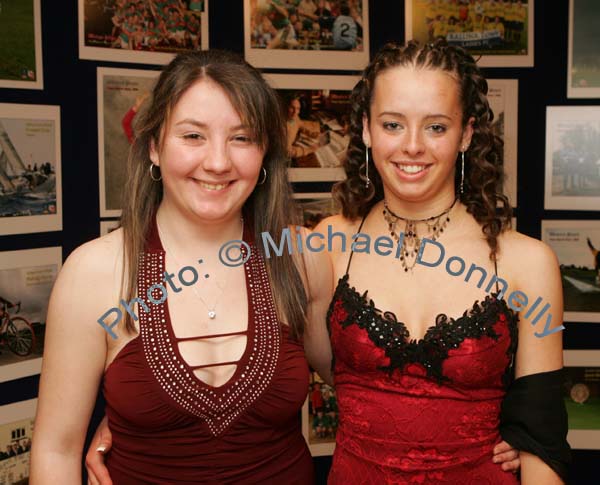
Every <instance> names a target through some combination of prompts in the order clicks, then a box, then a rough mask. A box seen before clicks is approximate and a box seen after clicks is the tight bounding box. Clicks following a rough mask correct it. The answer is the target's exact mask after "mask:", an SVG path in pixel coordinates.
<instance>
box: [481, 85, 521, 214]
mask: <svg viewBox="0 0 600 485" xmlns="http://www.w3.org/2000/svg"><path fill="white" fill-rule="evenodd" d="M487 98H488V101H489V103H490V108H492V111H493V112H494V121H493V122H492V129H493V130H494V133H495V134H496V135H498V136H499V137H500V138H502V140H504V173H505V175H506V179H505V180H504V194H505V195H506V196H507V197H508V200H509V201H510V204H511V206H512V207H517V136H518V132H519V116H518V106H519V81H518V80H516V79H488V94H487Z"/></svg>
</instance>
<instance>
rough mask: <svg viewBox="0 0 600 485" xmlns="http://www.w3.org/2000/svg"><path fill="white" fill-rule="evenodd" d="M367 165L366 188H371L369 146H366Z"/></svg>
mask: <svg viewBox="0 0 600 485" xmlns="http://www.w3.org/2000/svg"><path fill="white" fill-rule="evenodd" d="M365 164H366V165H367V167H366V169H365V177H366V178H367V180H366V182H365V188H369V185H370V184H371V179H369V145H365Z"/></svg>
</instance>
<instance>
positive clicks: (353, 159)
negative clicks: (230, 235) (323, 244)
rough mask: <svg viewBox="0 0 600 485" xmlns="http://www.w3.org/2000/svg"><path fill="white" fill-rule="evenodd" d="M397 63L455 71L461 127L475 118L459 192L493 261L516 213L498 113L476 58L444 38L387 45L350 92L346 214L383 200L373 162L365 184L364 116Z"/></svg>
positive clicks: (341, 197) (338, 189)
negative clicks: (496, 128) (506, 188)
mask: <svg viewBox="0 0 600 485" xmlns="http://www.w3.org/2000/svg"><path fill="white" fill-rule="evenodd" d="M398 66H408V67H415V68H425V69H441V70H443V71H447V72H450V73H452V75H453V76H454V77H455V79H456V80H457V82H458V84H459V89H460V100H461V104H462V123H463V127H464V126H466V125H467V123H468V120H469V119H470V118H471V117H472V118H473V119H474V122H473V136H472V139H471V145H470V147H469V149H468V151H467V152H465V180H464V191H463V193H462V194H459V190H458V187H459V185H460V171H459V170H456V175H455V185H454V187H455V192H456V194H458V195H459V198H460V201H461V202H462V203H463V204H464V205H465V206H466V207H467V211H468V212H469V213H470V214H472V215H473V217H475V220H477V222H478V223H479V224H480V225H481V228H482V231H483V233H484V234H485V237H486V240H487V243H488V245H489V246H490V259H491V260H492V261H495V259H496V253H497V250H498V242H497V237H498V235H499V234H500V233H501V232H502V231H504V230H505V229H507V228H510V225H511V216H512V209H511V207H510V204H509V202H508V198H507V197H506V196H505V195H504V194H503V193H502V182H503V180H504V171H503V157H502V152H503V150H502V148H503V142H502V140H501V139H500V138H499V137H498V136H496V135H495V134H494V133H493V131H492V127H491V123H492V120H493V118H494V115H493V113H492V110H491V109H490V106H489V103H488V100H487V97H486V95H487V92H488V85H487V81H486V80H485V79H484V77H483V75H482V73H481V71H480V70H479V68H478V67H477V64H476V62H475V60H474V59H473V57H472V56H471V55H470V54H468V53H467V52H466V51H465V50H464V49H462V48H460V47H455V46H451V45H448V43H447V42H446V41H445V40H443V39H438V40H437V41H435V42H434V43H432V44H426V45H421V44H419V43H418V42H416V41H410V42H408V43H407V44H406V45H405V46H404V45H400V44H397V43H388V44H386V45H385V46H383V48H382V49H381V50H380V51H379V52H378V53H377V54H376V55H375V57H374V59H373V60H372V61H371V63H370V64H369V65H368V66H367V67H366V68H365V70H364V72H363V75H362V79H361V80H360V81H359V82H358V84H357V85H356V86H355V88H354V90H353V91H352V96H351V104H352V112H351V116H350V146H349V148H348V157H347V160H346V163H345V165H344V168H345V171H346V176H347V178H346V180H344V181H342V182H339V183H337V184H336V185H335V186H334V188H333V193H334V196H335V198H336V199H337V200H338V201H339V203H340V205H341V207H342V214H343V215H344V217H346V218H348V219H356V218H357V217H364V216H365V215H366V214H368V213H369V211H370V210H371V208H372V207H373V206H374V205H375V204H376V203H377V202H379V201H380V200H382V199H383V196H384V194H383V183H382V181H381V177H380V175H379V173H378V172H377V170H376V169H375V166H374V164H373V163H372V162H371V163H370V167H369V178H370V180H371V183H370V184H369V186H368V187H367V186H366V183H365V182H366V177H365V170H366V162H365V160H366V157H365V150H366V147H365V145H364V142H363V138H362V133H363V116H364V115H367V117H369V111H370V106H371V102H372V97H373V91H374V87H375V81H376V79H377V76H379V75H380V74H381V73H382V72H384V71H386V70H387V69H390V68H393V67H398ZM457 162H458V160H457Z"/></svg>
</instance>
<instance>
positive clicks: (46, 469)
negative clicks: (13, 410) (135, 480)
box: [30, 245, 109, 485]
mask: <svg viewBox="0 0 600 485" xmlns="http://www.w3.org/2000/svg"><path fill="white" fill-rule="evenodd" d="M103 249H104V248H100V251H98V250H95V249H92V248H90V246H89V245H86V246H83V247H82V248H79V249H77V250H76V251H75V252H74V253H73V254H72V255H71V256H70V257H69V258H68V259H67V261H66V262H65V265H64V267H63V268H62V270H61V272H60V274H59V276H58V278H57V281H56V283H55V285H54V289H53V291H52V296H51V298H50V303H49V307H48V316H47V324H46V337H45V344H44V358H43V367H42V375H41V380H40V392H39V400H38V409H37V415H36V419H35V426H34V427H35V435H34V439H33V443H32V449H31V471H30V483H31V484H32V485H38V484H40V485H42V484H46V483H60V484H65V485H69V484H73V485H75V484H77V485H79V484H80V483H81V454H82V450H83V444H84V439H85V434H86V431H87V427H88V423H89V420H90V416H91V413H92V410H93V407H94V404H95V401H96V395H97V392H98V386H99V383H100V380H101V377H102V373H103V369H104V364H105V359H106V349H107V346H106V336H105V331H104V330H103V329H102V327H101V326H100V325H99V324H97V323H96V319H97V318H98V317H99V316H100V315H102V313H103V312H104V311H105V310H106V309H105V308H102V306H101V305H102V303H99V302H105V301H106V299H103V298H102V294H103V293H105V292H106V291H108V290H107V289H105V288H104V289H103V286H104V287H106V286H107V284H106V283H109V282H108V281H107V279H106V278H104V277H103V276H102V270H100V271H98V268H99V267H100V266H101V265H102V264H106V261H107V255H106V254H105V251H104V250H103ZM104 272H106V271H105V270H104ZM94 275H98V277H94Z"/></svg>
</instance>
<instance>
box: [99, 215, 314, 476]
mask: <svg viewBox="0 0 600 485" xmlns="http://www.w3.org/2000/svg"><path fill="white" fill-rule="evenodd" d="M247 236H248V235H247V234H245V237H244V239H245V240H246V241H247V242H249V243H250V247H251V249H252V256H251V257H250V259H249V260H248V261H247V262H246V263H245V265H244V267H245V276H246V288H247V295H248V299H249V301H248V313H249V314H248V330H247V332H248V334H247V347H246V350H245V352H244V354H243V356H242V357H241V359H240V360H239V361H238V363H237V369H236V371H235V374H234V375H233V377H232V378H231V379H230V380H229V381H228V382H227V383H225V384H224V385H223V386H220V387H212V386H210V385H208V384H206V383H204V382H203V381H201V380H200V379H198V378H197V377H196V376H195V375H194V373H193V369H192V368H191V367H190V366H189V365H188V364H187V363H186V361H185V360H184V359H183V357H182V356H181V354H180V352H179V350H178V346H177V339H176V337H175V335H174V333H173V328H172V326H171V322H170V318H169V309H168V308H169V307H168V300H167V301H165V302H164V303H162V304H158V305H154V304H152V303H151V302H150V301H148V300H147V299H146V297H145V295H146V292H147V290H148V288H150V287H151V286H152V285H153V284H155V283H160V282H161V279H162V275H163V273H164V271H165V262H164V260H165V253H164V250H163V248H162V245H161V243H160V239H159V238H158V234H157V231H156V226H154V227H153V228H152V229H151V231H150V237H149V243H148V247H147V248H146V252H145V254H144V255H143V257H142V258H141V260H140V271H139V273H140V274H139V278H138V294H139V295H143V296H142V298H143V299H144V301H145V303H146V304H147V305H148V307H149V308H150V311H149V312H148V313H145V312H144V311H140V314H139V315H138V316H139V322H140V334H139V335H138V336H137V337H136V338H134V339H133V340H132V341H130V342H129V343H127V345H125V347H124V348H123V349H121V351H120V352H119V354H118V355H117V356H116V358H115V359H114V361H113V362H112V363H111V364H110V365H109V367H108V368H107V370H106V372H105V375H104V382H103V391H104V396H105V398H106V415H107V417H108V421H109V427H110V430H111V432H112V435H113V445H112V449H111V451H110V453H109V454H108V456H107V459H106V465H107V467H108V469H109V472H110V475H111V477H112V480H113V483H115V484H118V485H130V484H131V485H133V484H136V485H139V484H150V483H151V484H164V485H166V484H169V485H172V484H179V485H184V484H185V485H188V484H199V483H202V484H217V483H218V484H226V483H235V484H251V483H252V484H253V483H267V484H270V483H273V484H280V483H290V484H302V485H308V484H312V483H313V463H312V459H311V457H310V453H309V452H308V448H307V446H306V443H305V441H304V438H303V437H302V434H301V429H300V422H299V410H300V409H301V407H302V404H303V402H304V400H305V398H306V394H307V391H308V382H309V371H308V364H307V362H306V358H305V356H304V349H303V347H302V344H301V343H300V342H297V341H293V340H291V339H290V338H289V337H288V330H287V326H285V325H281V324H280V322H279V321H278V319H277V315H276V313H275V308H274V304H273V298H272V294H271V288H270V285H269V280H268V277H267V272H266V268H265V263H264V260H263V259H262V256H261V255H260V254H259V251H258V248H257V247H256V246H255V245H254V244H253V242H251V241H252V238H249V237H247ZM184 291H185V290H184ZM154 298H155V300H159V299H160V291H159V290H157V293H156V295H154ZM231 304H235V301H232V302H231ZM215 333H218V330H217V331H215Z"/></svg>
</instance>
